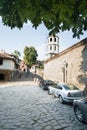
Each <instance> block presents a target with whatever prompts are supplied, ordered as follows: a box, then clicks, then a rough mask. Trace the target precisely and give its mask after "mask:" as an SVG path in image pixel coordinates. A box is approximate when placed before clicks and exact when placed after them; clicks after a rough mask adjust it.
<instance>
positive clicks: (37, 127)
mask: <svg viewBox="0 0 87 130" xmlns="http://www.w3.org/2000/svg"><path fill="white" fill-rule="evenodd" d="M0 130H87V125H84V124H82V123H80V122H79V121H78V120H77V119H76V118H75V116H74V112H73V108H72V105H68V104H64V105H63V104H61V103H60V102H59V101H58V99H57V98H54V97H53V96H52V95H48V93H47V91H43V90H42V89H41V88H40V87H38V86H28V85H23V86H22V85H18V86H7V87H1V88H0Z"/></svg>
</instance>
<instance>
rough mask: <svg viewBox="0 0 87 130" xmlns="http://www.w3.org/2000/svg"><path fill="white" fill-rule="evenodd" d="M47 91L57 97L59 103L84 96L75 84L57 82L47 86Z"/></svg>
mask: <svg viewBox="0 0 87 130" xmlns="http://www.w3.org/2000/svg"><path fill="white" fill-rule="evenodd" d="M48 93H49V94H53V95H54V96H55V97H58V98H59V101H60V102H61V103H64V102H70V103H72V102H73V100H75V99H80V98H81V97H83V96H84V94H83V91H81V90H80V89H78V88H77V87H76V86H75V85H72V84H64V83H58V84H57V85H56V86H54V87H53V86H49V87H48Z"/></svg>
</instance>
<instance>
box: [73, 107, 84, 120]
mask: <svg viewBox="0 0 87 130" xmlns="http://www.w3.org/2000/svg"><path fill="white" fill-rule="evenodd" d="M74 112H75V116H76V118H77V119H78V120H79V121H80V122H83V123H84V117H83V114H82V112H81V110H80V109H79V107H75V108H74Z"/></svg>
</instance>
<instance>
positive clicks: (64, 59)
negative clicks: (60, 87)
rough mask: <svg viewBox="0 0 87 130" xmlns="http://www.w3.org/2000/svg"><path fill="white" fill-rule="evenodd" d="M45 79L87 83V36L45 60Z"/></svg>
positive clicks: (81, 85)
mask: <svg viewBox="0 0 87 130" xmlns="http://www.w3.org/2000/svg"><path fill="white" fill-rule="evenodd" d="M44 79H50V80H53V81H57V82H65V83H66V82H67V83H73V84H75V85H77V86H79V87H80V88H81V89H83V88H84V86H85V85H87V38H85V39H84V40H82V41H80V42H79V43H77V44H74V45H73V46H71V47H69V48H67V49H66V50H64V51H62V52H60V53H58V54H57V55H55V56H54V57H52V58H50V59H47V60H46V61H45V62H44Z"/></svg>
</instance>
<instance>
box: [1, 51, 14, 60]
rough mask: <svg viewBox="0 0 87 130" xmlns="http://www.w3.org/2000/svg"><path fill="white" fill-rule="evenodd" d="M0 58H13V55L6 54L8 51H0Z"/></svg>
mask: <svg viewBox="0 0 87 130" xmlns="http://www.w3.org/2000/svg"><path fill="white" fill-rule="evenodd" d="M0 58H4V59H12V60H13V57H12V56H11V55H10V54H8V53H5V52H4V53H1V52H0Z"/></svg>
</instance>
